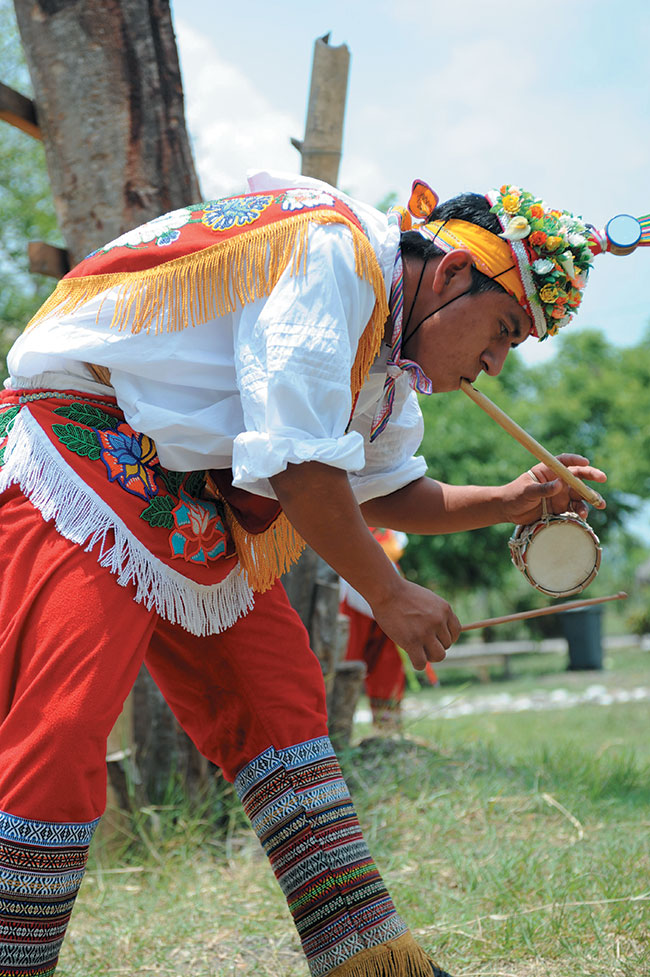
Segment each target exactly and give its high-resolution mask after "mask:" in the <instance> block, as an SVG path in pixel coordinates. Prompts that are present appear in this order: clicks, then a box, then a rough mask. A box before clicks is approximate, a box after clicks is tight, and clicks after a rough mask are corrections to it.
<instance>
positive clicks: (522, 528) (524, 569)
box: [508, 512, 603, 597]
mask: <svg viewBox="0 0 650 977" xmlns="http://www.w3.org/2000/svg"><path fill="white" fill-rule="evenodd" d="M558 522H559V523H565V524H566V525H570V524H577V525H579V526H580V528H581V529H584V530H586V531H587V533H588V535H589V536H591V538H592V540H593V542H594V546H595V554H596V559H595V563H594V566H593V568H592V570H591V571H590V572H589V574H588V575H587V576H586V577H585V579H584V580H583V581H581V582H580V583H578V584H576V585H575V586H574V587H572V588H570V589H568V590H550V589H549V588H548V587H543V586H542V585H541V584H539V583H537V581H536V580H534V579H533V578H532V577H531V575H530V572H529V568H528V564H527V561H526V560H525V558H524V553H523V551H524V549H525V548H527V547H528V545H529V544H530V543H531V542H532V540H533V538H534V537H535V536H536V535H537V534H538V533H539V532H540V531H541V530H542V529H544V528H546V527H547V526H550V525H552V524H553V523H558ZM508 547H509V549H510V557H511V559H512V562H513V564H514V565H515V566H516V568H517V569H518V570H519V571H520V573H522V574H523V576H524V577H525V578H526V580H527V581H528V583H529V584H530V585H531V587H534V588H535V590H538V591H539V592H540V593H542V594H546V596H548V597H572V596H573V595H574V594H579V593H581V592H582V591H583V590H585V589H586V588H587V587H588V586H589V584H590V583H592V581H593V580H594V578H595V577H596V576H597V574H598V570H599V569H600V562H601V558H602V552H603V551H602V546H601V544H600V539H599V538H598V536H597V535H596V533H595V532H594V529H593V527H592V526H590V525H589V523H588V522H587V521H586V520H585V519H582V518H581V517H580V516H578V515H577V513H575V512H561V513H553V514H552V515H548V516H546V518H542V519H536V520H535V522H531V523H526V524H519V525H517V526H515V528H514V530H513V532H512V535H511V537H510V539H509V540H508Z"/></svg>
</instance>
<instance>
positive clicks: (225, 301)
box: [27, 188, 388, 397]
mask: <svg viewBox="0 0 650 977" xmlns="http://www.w3.org/2000/svg"><path fill="white" fill-rule="evenodd" d="M313 224H321V225H325V224H339V225H342V226H345V227H347V228H349V230H350V232H351V234H352V240H353V244H354V258H355V271H356V274H357V275H358V276H359V278H361V279H363V280H364V281H367V282H368V283H369V284H370V285H371V286H372V288H373V291H374V294H375V306H374V309H373V312H372V315H371V317H370V320H369V322H368V323H367V325H366V328H365V330H364V332H363V335H362V337H361V340H360V341H359V347H358V349H357V354H356V358H355V361H354V364H353V367H352V371H351V387H352V395H353V397H354V396H355V395H356V394H357V392H358V390H359V389H360V388H361V386H362V384H363V382H364V380H365V378H366V377H367V375H368V372H369V370H370V365H371V364H372V362H373V360H374V359H375V358H376V356H377V354H378V352H379V348H380V345H381V340H382V337H383V331H384V326H385V323H386V318H387V316H388V301H387V297H386V286H385V283H384V278H383V274H382V270H381V267H380V265H379V262H378V261H377V257H376V255H375V252H374V250H373V248H372V245H371V244H370V241H369V240H368V237H367V236H366V233H365V231H364V229H363V227H362V225H361V223H360V221H359V219H358V218H357V217H356V215H355V214H354V213H353V212H352V210H350V208H349V207H347V206H346V205H345V204H344V203H343V202H342V201H341V200H339V199H338V198H337V197H335V196H334V195H333V194H330V193H326V192H325V191H321V190H316V189H311V188H305V189H289V190H280V191H276V192H273V193H267V194H244V195H242V196H237V197H228V198H226V199H224V200H211V201H208V202H206V203H201V204H193V205H190V206H188V207H182V208H180V209H179V210H175V211H172V212H171V213H169V214H165V215H164V216H162V217H158V218H156V219H155V220H153V221H149V223H147V224H144V225H142V226H141V227H138V228H136V229H135V230H133V231H129V232H128V233H127V234H123V235H122V236H121V237H119V238H117V239H116V240H115V241H111V243H110V244H107V245H106V246H105V247H103V248H100V249H99V250H97V251H94V252H93V253H92V254H90V255H88V257H87V258H85V259H84V260H83V261H81V262H80V263H79V264H78V265H77V266H76V267H75V268H73V269H72V270H71V271H70V272H68V274H67V275H66V276H65V277H64V278H62V279H61V281H60V282H59V283H58V285H57V287H56V289H55V290H54V292H53V293H52V295H51V296H50V297H49V298H48V299H47V300H46V301H45V303H44V304H43V305H42V306H41V308H40V309H39V310H38V312H37V313H36V315H35V316H34V317H33V319H32V320H31V322H30V323H29V324H28V326H27V328H28V329H32V328H34V327H35V326H36V325H38V324H39V323H40V322H43V321H44V320H45V319H48V318H49V317H50V316H52V315H54V314H57V315H59V316H63V315H69V314H71V313H73V312H74V311H75V310H76V309H78V308H80V307H81V306H82V305H84V304H85V303H86V302H88V301H90V300H91V299H94V298H96V297H97V296H100V295H102V294H103V293H107V292H108V290H109V289H111V290H114V289H117V299H116V302H115V310H114V314H113V318H112V321H111V327H112V328H113V327H114V328H116V329H120V330H121V329H126V328H127V327H130V329H131V331H132V332H133V333H139V332H142V331H144V332H147V333H149V332H153V333H160V332H165V331H168V332H170V331H171V332H173V331H177V330H181V329H185V328H187V327H188V326H197V325H200V324H201V323H204V322H206V321H208V320H209V319H212V318H217V317H219V316H223V315H226V314H228V313H231V312H234V311H235V309H237V308H241V307H243V306H245V305H247V304H248V303H250V302H253V301H255V300H256V299H259V298H262V297H263V296H265V295H269V294H270V292H271V291H272V289H273V288H274V287H275V285H276V284H277V282H278V280H279V278H280V276H281V275H282V273H283V272H284V271H285V269H286V268H287V266H288V265H289V263H290V262H291V273H292V274H293V275H298V274H304V273H305V271H306V261H307V249H308V234H309V228H310V226H311V225H313ZM100 308H101V306H100Z"/></svg>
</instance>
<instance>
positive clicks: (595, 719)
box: [58, 651, 650, 977]
mask: <svg viewBox="0 0 650 977" xmlns="http://www.w3.org/2000/svg"><path fill="white" fill-rule="evenodd" d="M646 660H647V655H646V656H645V657H644V656H643V655H642V654H641V653H640V652H638V651H637V652H632V651H630V652H629V653H618V652H617V653H616V657H615V658H614V657H613V658H612V663H611V667H610V668H609V670H608V671H606V672H599V673H597V674H596V675H595V674H594V673H562V674H560V673H551V675H550V676H549V675H548V674H547V675H540V674H539V673H537V672H534V673H533V674H530V673H527V672H526V668H525V666H524V665H523V664H522V665H520V666H519V671H520V674H518V677H517V678H516V679H515V680H514V681H513V682H507V683H506V682H504V683H501V684H500V686H499V688H500V690H502V691H505V690H507V691H514V690H515V689H516V688H518V687H521V688H528V687H531V686H532V687H536V688H537V687H539V686H540V684H541V685H544V683H547V684H548V687H551V688H552V687H558V686H559V685H562V684H564V683H566V682H567V681H570V682H571V683H573V684H574V686H576V687H579V686H580V685H581V684H582V686H583V687H586V686H588V685H589V684H594V683H595V682H598V683H599V684H605V683H611V684H612V686H616V687H630V685H633V684H634V683H635V682H638V683H639V684H645V685H647V684H648V672H647V665H646ZM445 681H447V679H445ZM461 681H462V682H464V683H465V684H464V685H462V684H458V685H457V686H456V689H457V691H458V694H461V695H465V694H471V695H480V694H481V692H482V691H485V687H483V689H480V688H476V687H475V686H473V685H472V684H471V681H470V683H469V684H468V676H467V675H465V677H464V678H463V679H461V678H460V677H459V682H461ZM628 683H629V684H628ZM487 688H488V690H489V691H494V690H493V689H492V687H491V686H488V687H487ZM445 691H446V692H448V691H449V687H447V688H446V689H443V690H437V689H431V690H423V691H422V692H420V693H418V694H417V695H418V698H422V699H423V700H426V701H431V704H432V710H431V716H430V717H427V718H422V719H418V720H416V721H413V722H412V723H410V724H409V725H408V728H407V730H406V734H405V736H404V737H402V738H398V739H395V738H393V739H389V738H377V737H374V736H372V735H371V731H370V730H369V729H368V728H364V727H360V728H359V729H358V730H357V731H356V732H357V736H356V745H355V746H353V747H352V748H351V749H350V750H349V751H348V752H346V754H345V755H344V756H343V757H342V762H343V766H344V770H345V773H346V776H347V779H348V782H349V784H350V787H351V790H352V793H353V797H354V799H355V802H356V804H357V808H358V811H359V815H360V819H361V821H362V824H363V826H364V829H365V833H366V837H367V839H368V842H369V844H370V848H371V850H372V851H373V854H374V855H375V858H376V860H377V862H378V864H379V867H380V870H381V871H382V874H383V875H384V878H385V879H386V882H387V884H388V887H389V889H390V891H391V893H392V895H393V898H394V900H395V902H396V904H397V906H398V909H399V911H400V912H401V913H402V915H403V916H404V918H405V919H406V920H407V921H408V923H409V925H410V926H411V928H412V929H413V931H414V932H415V934H416V936H417V938H418V939H419V940H420V942H421V943H422V944H423V946H425V947H426V949H427V950H429V952H430V953H431V954H432V956H433V957H434V958H435V959H436V960H437V961H438V962H439V963H440V965H441V966H444V967H445V968H447V969H448V970H450V972H451V973H453V974H454V975H457V977H533V975H534V977H603V975H607V977H643V975H649V974H650V940H649V936H650V933H649V930H650V845H649V841H648V839H649V838H650V831H649V829H650V741H649V738H648V719H649V714H650V704H649V703H648V702H636V703H628V704H626V705H613V706H608V707H604V706H597V705H585V706H576V707H574V708H571V709H563V710H555V711H547V712H541V713H536V712H527V713H509V714H508V713H504V714H487V715H486V714H483V715H477V716H464V717H461V718H457V719H440V718H437V716H436V711H435V704H436V701H438V700H439V698H440V695H441V694H442V693H443V692H445ZM204 813H205V812H204ZM132 834H133V839H139V841H137V840H133V839H131V840H130V844H128V845H127V844H126V842H128V841H129V839H125V845H124V846H123V847H122V849H121V850H118V851H116V850H115V848H114V847H113V848H110V847H106V846H104V847H102V846H101V845H100V846H97V847H96V849H95V852H94V853H93V855H92V858H91V864H90V868H89V873H88V876H87V879H86V881H85V883H84V886H83V887H82V892H81V894H80V897H79V900H78V906H77V909H76V911H75V915H74V916H73V922H72V924H71V926H70V932H69V937H68V940H67V941H66V944H65V945H64V949H63V952H62V955H61V963H60V969H59V972H58V973H60V975H61V977H89V975H91V977H95V975H97V977H99V975H102V977H103V975H113V974H129V975H131V974H138V975H143V977H144V975H147V977H148V975H168V977H189V975H192V977H226V975H228V977H232V975H239V974H246V975H249V974H255V975H256V977H305V975H306V974H307V968H306V965H305V963H304V961H303V959H302V955H301V953H300V949H299V943H298V940H297V938H296V936H295V933H294V930H293V926H292V923H291V921H290V918H289V915H288V912H287V910H286V907H285V904H284V899H283V897H282V895H281V893H280V891H279V889H278V887H277V885H276V883H275V881H274V879H273V877H272V874H271V871H270V869H269V868H268V866H267V864H266V861H265V859H264V856H263V855H262V854H261V850H260V848H259V845H258V842H257V840H256V839H255V837H254V836H253V835H252V833H251V832H250V830H248V829H247V828H246V827H245V823H244V819H243V816H241V815H240V814H239V813H238V812H237V811H234V812H233V814H232V816H231V818H230V821H229V822H227V823H226V824H225V825H224V826H223V830H222V831H221V832H220V833H219V834H217V833H216V832H215V830H214V829H213V828H211V826H210V822H209V819H208V818H206V817H204V818H201V817H198V816H197V814H196V812H194V813H192V814H191V815H188V814H187V812H186V813H185V814H183V811H182V809H181V808H179V807H170V809H169V810H162V811H157V812H149V813H146V812H145V813H144V814H142V815H141V819H140V821H139V822H136V828H135V830H134V831H133V832H132ZM143 839H145V840H146V844H145V842H144V841H143Z"/></svg>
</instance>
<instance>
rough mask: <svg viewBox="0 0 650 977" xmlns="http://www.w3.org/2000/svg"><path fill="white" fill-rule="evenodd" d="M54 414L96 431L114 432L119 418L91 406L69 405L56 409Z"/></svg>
mask: <svg viewBox="0 0 650 977" xmlns="http://www.w3.org/2000/svg"><path fill="white" fill-rule="evenodd" d="M54 413H55V414H60V415H61V417H69V418H70V420H71V421H76V422H77V424H85V425H86V426H87V427H96V428H97V430H98V431H109V430H113V431H114V430H115V429H116V428H117V425H118V424H119V423H120V419H119V417H112V416H111V415H110V414H107V413H106V411H104V410H100V409H99V407H94V406H93V405H92V404H70V405H69V406H68V407H57V408H56V410H55V411H54Z"/></svg>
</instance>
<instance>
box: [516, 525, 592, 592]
mask: <svg viewBox="0 0 650 977" xmlns="http://www.w3.org/2000/svg"><path fill="white" fill-rule="evenodd" d="M598 549H599V548H598V545H597V544H596V542H595V540H594V537H593V536H592V535H591V533H589V532H588V531H587V530H585V529H584V528H583V527H582V526H581V525H580V524H579V523H578V522H575V523H574V522H551V523H549V524H548V525H547V526H545V527H544V528H543V530H542V531H541V532H538V533H537V534H536V535H535V536H533V538H532V540H531V541H530V544H529V546H528V552H527V554H526V565H527V568H528V572H529V574H530V576H531V577H532V578H533V580H534V581H535V583H536V584H537V585H538V586H539V588H540V589H541V590H544V591H546V593H549V594H566V593H567V592H571V591H573V592H575V591H577V590H581V589H582V587H583V585H586V584H587V583H588V582H589V580H590V578H591V577H592V576H593V574H594V569H595V568H596V567H597V566H598V563H599V560H598Z"/></svg>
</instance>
